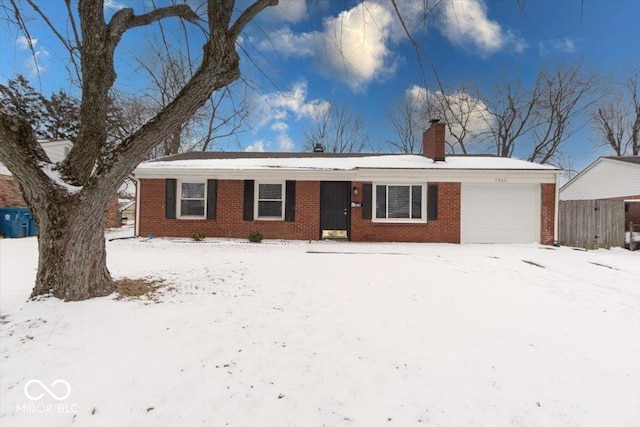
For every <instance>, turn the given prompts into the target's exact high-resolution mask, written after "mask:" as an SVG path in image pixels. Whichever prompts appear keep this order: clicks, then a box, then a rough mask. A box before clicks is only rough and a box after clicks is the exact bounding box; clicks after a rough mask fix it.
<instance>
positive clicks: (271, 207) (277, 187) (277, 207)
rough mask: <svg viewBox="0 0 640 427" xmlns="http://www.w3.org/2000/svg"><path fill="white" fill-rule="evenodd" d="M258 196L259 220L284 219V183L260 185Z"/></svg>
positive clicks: (257, 215) (257, 214) (258, 186)
mask: <svg viewBox="0 0 640 427" xmlns="http://www.w3.org/2000/svg"><path fill="white" fill-rule="evenodd" d="M256 196H257V203H256V210H257V212H256V217H257V218H258V219H283V218H284V185H283V184H282V183H258V185H257V194H256Z"/></svg>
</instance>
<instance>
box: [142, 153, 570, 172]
mask: <svg viewBox="0 0 640 427" xmlns="http://www.w3.org/2000/svg"><path fill="white" fill-rule="evenodd" d="M186 154H189V155H177V156H171V157H168V158H164V159H158V160H154V161H150V162H145V163H142V164H140V165H139V166H138V168H137V169H136V174H138V173H140V172H141V173H143V174H144V172H145V171H152V170H153V171H156V172H157V171H159V170H163V169H167V170H176V169H200V170H203V171H204V170H264V169H282V170H301V169H302V170H323V171H330V170H342V171H353V170H358V169H458V170H531V171H542V170H544V171H559V169H558V168H556V167H554V166H551V165H541V164H538V163H531V162H527V161H523V160H518V159H513V158H505V157H495V156H448V157H447V158H446V161H444V162H434V161H433V160H432V159H429V158H428V157H425V156H422V155H419V154H361V153H360V154H336V153H224V152H220V153H186ZM194 154H200V155H199V156H198V155H194Z"/></svg>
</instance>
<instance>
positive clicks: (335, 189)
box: [320, 181, 351, 239]
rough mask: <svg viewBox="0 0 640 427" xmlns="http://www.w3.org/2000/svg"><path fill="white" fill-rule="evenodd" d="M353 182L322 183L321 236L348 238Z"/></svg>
mask: <svg viewBox="0 0 640 427" xmlns="http://www.w3.org/2000/svg"><path fill="white" fill-rule="evenodd" d="M350 205H351V183H350V182H340V181H323V182H321V183H320V238H327V237H329V238H331V237H333V238H344V239H346V238H348V237H349V224H350V217H349V215H350V212H351V209H350Z"/></svg>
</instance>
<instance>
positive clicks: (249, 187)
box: [243, 179, 253, 221]
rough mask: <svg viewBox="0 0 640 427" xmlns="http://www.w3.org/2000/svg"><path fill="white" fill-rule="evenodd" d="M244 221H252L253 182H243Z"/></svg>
mask: <svg viewBox="0 0 640 427" xmlns="http://www.w3.org/2000/svg"><path fill="white" fill-rule="evenodd" d="M243 219H244V220H245V221H253V180H252V179H246V180H245V181H244V216H243Z"/></svg>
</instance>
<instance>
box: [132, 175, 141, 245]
mask: <svg viewBox="0 0 640 427" xmlns="http://www.w3.org/2000/svg"><path fill="white" fill-rule="evenodd" d="M129 178H131V179H132V180H133V182H135V183H136V223H135V229H134V231H133V236H134V237H138V236H139V235H140V180H139V179H138V178H136V177H135V175H130V176H129Z"/></svg>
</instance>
